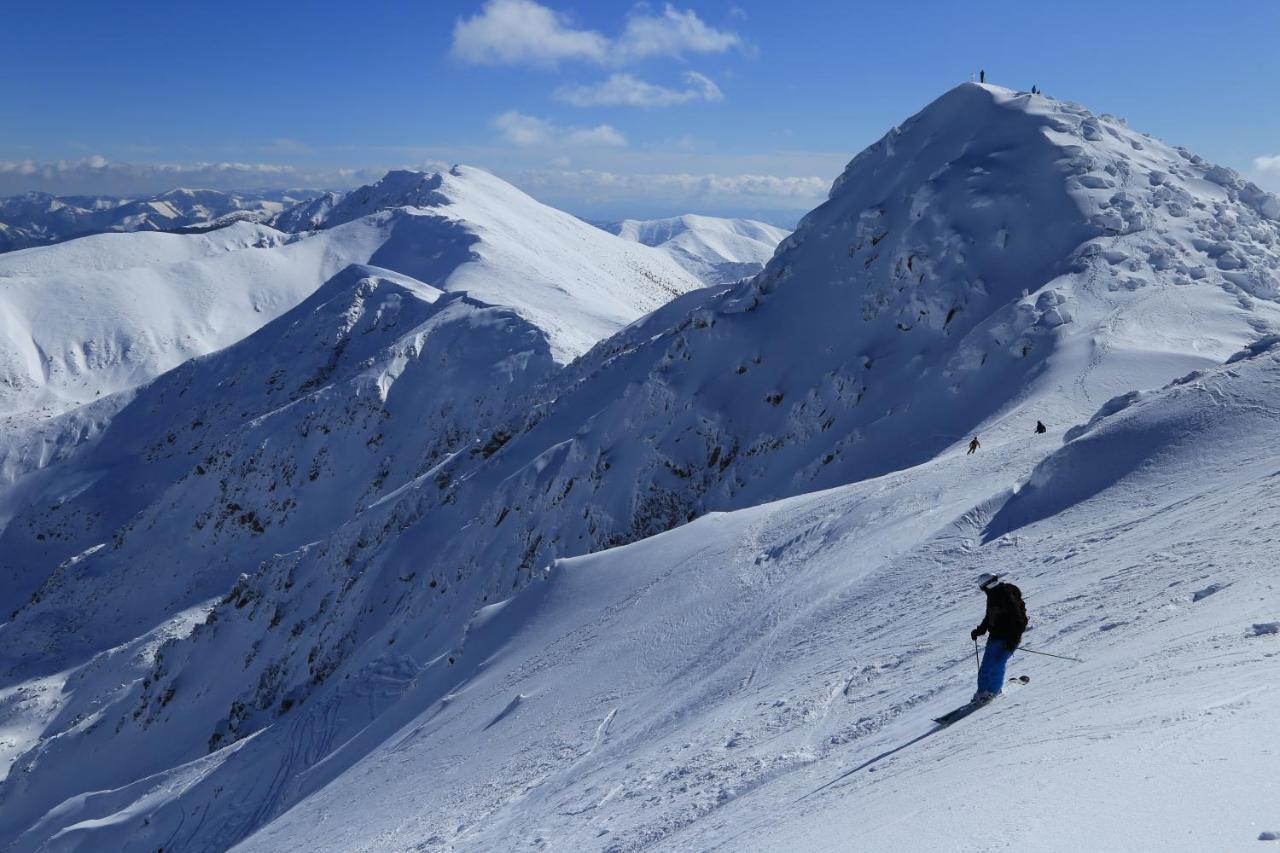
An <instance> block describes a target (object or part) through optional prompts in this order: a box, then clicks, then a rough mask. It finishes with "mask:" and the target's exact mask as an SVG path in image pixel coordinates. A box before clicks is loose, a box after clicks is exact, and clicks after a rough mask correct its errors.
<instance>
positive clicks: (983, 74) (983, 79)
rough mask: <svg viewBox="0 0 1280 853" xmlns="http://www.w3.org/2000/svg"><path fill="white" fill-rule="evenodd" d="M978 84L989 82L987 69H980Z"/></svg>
mask: <svg viewBox="0 0 1280 853" xmlns="http://www.w3.org/2000/svg"><path fill="white" fill-rule="evenodd" d="M978 82H979V83H985V82H987V71H986V69H985V68H980V69H978Z"/></svg>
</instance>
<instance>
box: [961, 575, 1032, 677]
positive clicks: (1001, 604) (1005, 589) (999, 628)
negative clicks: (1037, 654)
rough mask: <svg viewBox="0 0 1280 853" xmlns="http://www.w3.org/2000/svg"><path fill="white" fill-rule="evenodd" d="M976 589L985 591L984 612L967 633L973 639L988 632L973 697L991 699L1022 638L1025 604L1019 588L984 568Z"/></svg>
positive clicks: (976, 639)
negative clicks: (977, 622) (985, 610)
mask: <svg viewBox="0 0 1280 853" xmlns="http://www.w3.org/2000/svg"><path fill="white" fill-rule="evenodd" d="M978 589H980V590H982V591H983V592H985V593H986V594H987V614H986V616H984V617H983V619H982V624H981V625H979V626H978V627H977V628H974V629H973V630H972V631H970V632H969V636H970V637H972V638H973V641H974V642H975V643H976V642H977V641H978V637H980V636H982V635H983V634H987V635H988V636H987V649H986V651H985V652H984V653H983V655H982V663H981V665H979V667H978V692H977V693H975V694H973V701H974V702H990V701H991V700H992V699H994V698H996V697H997V696H999V695H1000V688H1001V687H1003V686H1004V668H1005V664H1007V663H1008V662H1009V658H1010V657H1011V656H1012V655H1013V652H1014V650H1015V649H1017V648H1018V644H1019V643H1021V642H1022V632H1023V631H1025V630H1027V607H1026V605H1025V604H1024V603H1023V602H1022V590H1020V589H1018V588H1017V587H1016V586H1014V585H1013V584H1011V583H1001V582H1000V576H999V575H993V574H990V573H989V572H983V573H982V575H980V576H979V577H978Z"/></svg>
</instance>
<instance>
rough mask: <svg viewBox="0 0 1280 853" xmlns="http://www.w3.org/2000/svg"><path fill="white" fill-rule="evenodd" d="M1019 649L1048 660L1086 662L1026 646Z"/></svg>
mask: <svg viewBox="0 0 1280 853" xmlns="http://www.w3.org/2000/svg"><path fill="white" fill-rule="evenodd" d="M1018 649H1019V650H1020V651H1024V652H1030V653H1031V654H1033V655H1044V656H1045V657H1047V658H1058V659H1059V660H1069V661H1075V662H1076V663H1084V661H1082V660H1080V658H1069V657H1067V656H1066V655H1054V654H1050V653H1049V652H1038V651H1036V650H1035V649H1028V648H1026V647H1025V646H1018Z"/></svg>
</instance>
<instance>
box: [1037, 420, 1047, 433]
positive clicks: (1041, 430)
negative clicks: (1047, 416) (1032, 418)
mask: <svg viewBox="0 0 1280 853" xmlns="http://www.w3.org/2000/svg"><path fill="white" fill-rule="evenodd" d="M1048 431H1049V428H1048V427H1046V426H1045V425H1044V421H1036V435H1043V434H1044V433H1046V432H1048Z"/></svg>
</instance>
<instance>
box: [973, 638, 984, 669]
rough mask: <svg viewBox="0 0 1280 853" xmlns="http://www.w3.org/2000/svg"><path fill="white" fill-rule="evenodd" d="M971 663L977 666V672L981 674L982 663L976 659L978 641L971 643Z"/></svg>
mask: <svg viewBox="0 0 1280 853" xmlns="http://www.w3.org/2000/svg"><path fill="white" fill-rule="evenodd" d="M973 662H974V663H976V664H977V665H978V672H982V661H981V659H979V657H978V641H977V640H974V641H973Z"/></svg>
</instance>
